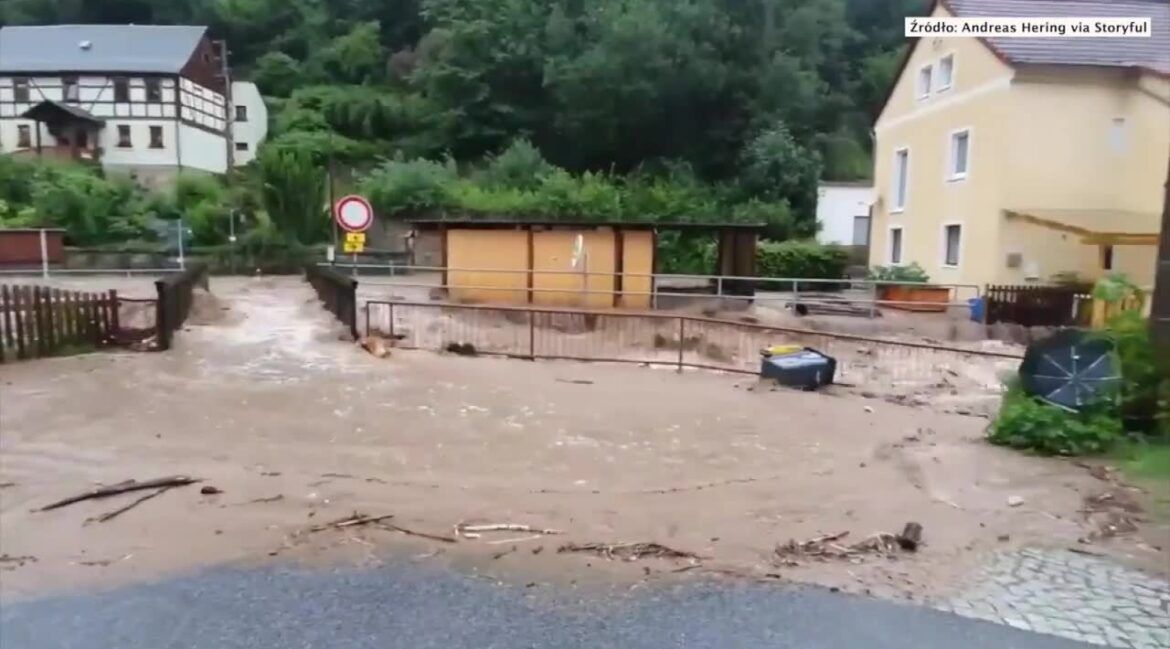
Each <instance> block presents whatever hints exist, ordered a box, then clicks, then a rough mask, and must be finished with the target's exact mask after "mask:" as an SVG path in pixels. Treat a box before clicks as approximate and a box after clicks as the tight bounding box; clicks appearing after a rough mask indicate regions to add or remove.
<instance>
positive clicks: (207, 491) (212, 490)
mask: <svg viewBox="0 0 1170 649" xmlns="http://www.w3.org/2000/svg"><path fill="white" fill-rule="evenodd" d="M199 493H201V494H203V495H204V496H214V495H216V494H221V493H223V489H220V488H219V487H213V486H211V485H207V486H206V487H203V488H202V489H200V490H199Z"/></svg>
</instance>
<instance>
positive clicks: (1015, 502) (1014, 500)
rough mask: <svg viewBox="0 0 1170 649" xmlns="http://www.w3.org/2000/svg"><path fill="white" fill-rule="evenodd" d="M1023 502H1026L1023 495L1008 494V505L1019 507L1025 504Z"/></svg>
mask: <svg viewBox="0 0 1170 649" xmlns="http://www.w3.org/2000/svg"><path fill="white" fill-rule="evenodd" d="M1023 504H1024V499H1023V497H1021V496H1008V499H1007V506H1008V507H1019V506H1020V505H1023Z"/></svg>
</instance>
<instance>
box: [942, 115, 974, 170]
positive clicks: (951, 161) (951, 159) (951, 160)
mask: <svg viewBox="0 0 1170 649" xmlns="http://www.w3.org/2000/svg"><path fill="white" fill-rule="evenodd" d="M974 132H975V130H974V129H972V128H971V127H970V126H964V127H963V128H957V129H955V130H953V131H951V132H950V133H948V134H947V157H946V165H947V168H946V170H945V171H944V174H943V175H944V177H945V178H946V179H947V182H957V181H960V180H966V179H967V177H968V176H970V175H971V145H972V144H973V143H974V140H975V138H974V137H973V135H972V134H973V133H974ZM962 133H966V134H967V166H966V167H965V168H964V169H963V171H962V172H958V171H955V167H956V164H955V162H956V160H957V158H956V157H955V153H956V151H957V149H956V147H955V136H956V135H960V134H962Z"/></svg>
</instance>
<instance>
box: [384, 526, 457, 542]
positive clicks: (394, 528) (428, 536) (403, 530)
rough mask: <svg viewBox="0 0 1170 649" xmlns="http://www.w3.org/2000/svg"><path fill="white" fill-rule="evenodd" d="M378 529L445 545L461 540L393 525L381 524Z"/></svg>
mask: <svg viewBox="0 0 1170 649" xmlns="http://www.w3.org/2000/svg"><path fill="white" fill-rule="evenodd" d="M378 527H381V528H383V529H387V530H390V531H392V532H401V533H402V534H406V535H408V536H417V537H419V538H424V539H430V540H432V541H441V542H443V543H458V542H459V539H455V538H451V537H450V536H443V535H441V534H431V533H429V532H419V531H417V530H412V529H408V528H405V527H402V526H400V525H395V524H393V523H381V524H380V525H378Z"/></svg>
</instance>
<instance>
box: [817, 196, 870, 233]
mask: <svg viewBox="0 0 1170 649" xmlns="http://www.w3.org/2000/svg"><path fill="white" fill-rule="evenodd" d="M872 196H873V187H858V186H853V185H835V184H832V183H822V184H821V185H820V186H819V187H817V223H818V224H819V225H820V230H818V231H817V241H820V242H821V243H836V244H840V245H843V246H851V245H853V244H854V241H853V221H854V218H856V217H858V216H864V217H868V216H869V204H870V202H871V201H872ZM859 243H862V244H864V242H859Z"/></svg>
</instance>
